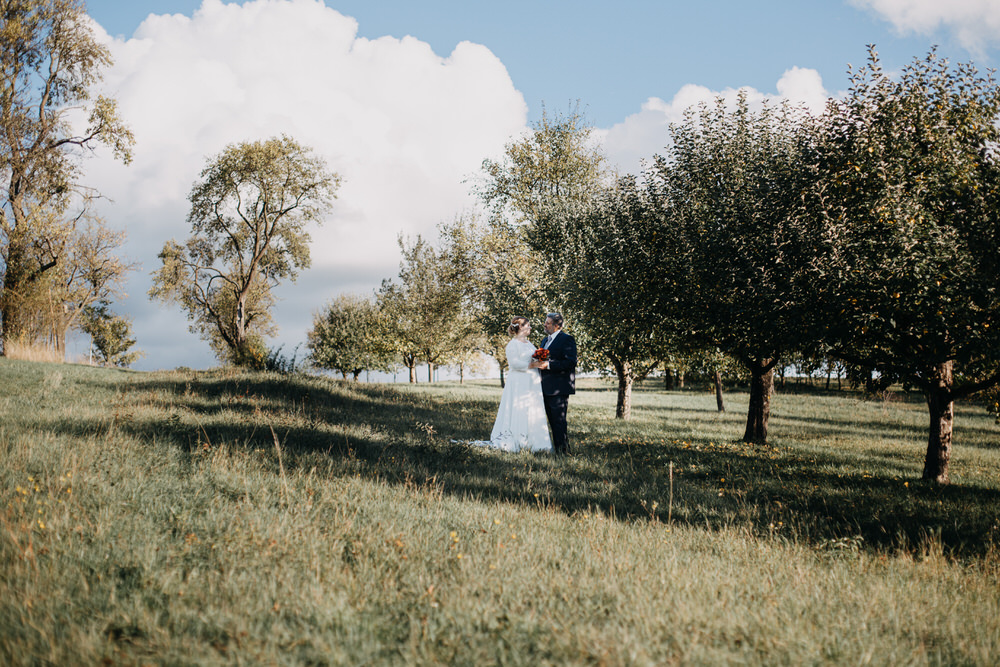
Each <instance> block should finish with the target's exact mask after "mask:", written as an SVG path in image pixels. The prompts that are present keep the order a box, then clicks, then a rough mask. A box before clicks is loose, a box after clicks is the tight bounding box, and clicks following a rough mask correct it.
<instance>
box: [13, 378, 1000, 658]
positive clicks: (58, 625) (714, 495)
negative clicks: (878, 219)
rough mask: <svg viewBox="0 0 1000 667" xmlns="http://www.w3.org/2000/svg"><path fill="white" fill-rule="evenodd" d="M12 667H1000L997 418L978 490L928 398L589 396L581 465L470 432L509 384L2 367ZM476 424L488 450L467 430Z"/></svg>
mask: <svg viewBox="0 0 1000 667" xmlns="http://www.w3.org/2000/svg"><path fill="white" fill-rule="evenodd" d="M0 381H2V382H3V383H4V385H5V386H6V387H7V391H6V392H5V394H4V397H3V398H0V411H2V413H3V414H4V416H5V417H4V421H3V425H2V426H0V457H2V465H0V478H2V482H0V489H2V494H3V495H2V497H0V521H2V530H0V564H2V565H0V567H2V572H3V576H2V578H0V663H3V664H12V665H20V664H74V663H83V664H95V663H100V662H102V661H105V662H108V661H110V663H111V664H178V663H181V664H191V663H194V664H290V665H291V664H358V663H375V664H400V665H403V664H440V663H450V664H477V665H479V664H525V665H529V664H530V665H538V664H552V665H557V664H558V665H566V664H630V665H631V664H650V665H652V664H675V663H676V664H681V663H683V664H688V663H712V664H715V663H740V664H747V663H749V664H773V663H795V664H799V663H812V664H815V663H841V662H845V663H860V662H874V663H881V664H897V663H907V664H952V663H961V664H990V663H991V661H992V659H993V656H995V655H997V654H998V652H1000V592H998V591H1000V585H998V584H1000V581H998V579H1000V576H998V575H1000V567H998V565H1000V558H998V556H997V549H996V544H997V535H998V531H1000V522H998V520H997V513H996V507H997V500H998V497H997V494H998V489H1000V472H998V470H1000V468H998V466H997V462H998V461H997V458H998V456H1000V453H998V451H997V439H998V438H997V435H998V433H1000V431H998V430H997V429H996V427H995V426H994V425H993V424H992V419H991V418H989V416H988V415H986V414H984V413H983V414H979V413H977V412H976V411H974V410H973V411H970V412H968V413H966V412H963V411H961V410H960V416H959V421H958V430H957V431H956V440H957V448H956V452H957V453H956V457H955V460H954V462H953V471H952V478H953V480H954V483H953V484H952V485H951V486H949V487H933V486H928V485H925V484H923V483H921V482H919V481H918V477H919V473H920V466H921V463H922V461H921V455H922V444H921V443H922V428H921V425H922V422H923V421H924V415H923V413H922V412H921V410H920V407H921V406H920V405H919V404H918V403H916V402H910V401H908V400H905V398H900V399H899V400H895V401H893V402H890V403H884V402H877V403H873V402H865V401H861V400H859V399H858V398H857V397H856V396H853V395H847V394H837V393H834V394H822V393H814V394H809V395H803V396H796V395H791V394H789V395H785V394H779V395H778V396H776V397H775V400H774V410H775V413H774V418H773V420H772V433H773V435H774V439H773V441H772V443H771V444H770V445H768V446H766V447H760V446H751V445H745V444H743V443H740V442H736V441H734V440H733V438H734V437H735V436H736V435H738V434H739V433H741V428H740V426H741V424H740V422H741V416H740V410H741V407H740V405H739V403H740V402H741V401H743V402H744V403H745V401H746V397H745V395H740V394H733V395H731V396H729V403H730V412H728V413H721V414H720V413H717V412H716V411H715V410H714V399H713V398H712V396H711V395H709V394H707V393H706V394H700V393H697V392H662V391H656V390H652V389H647V388H640V389H639V390H638V391H637V392H636V396H635V401H634V404H633V414H634V419H633V420H631V421H629V422H621V421H617V420H614V419H613V414H614V399H615V393H614V389H613V388H611V387H610V386H608V385H605V384H604V383H602V382H599V381H589V382H587V383H585V385H584V387H583V391H581V392H580V393H579V394H578V395H577V396H576V397H575V398H574V400H573V402H572V404H571V408H570V410H571V415H570V420H571V435H572V436H573V438H574V444H575V446H576V450H577V451H576V454H575V456H573V457H571V458H569V459H566V460H562V459H552V458H549V457H547V456H542V455H531V454H505V453H501V452H494V451H486V450H480V449H475V448H470V447H468V446H467V445H464V444H461V442H460V441H463V440H472V439H478V438H482V437H483V436H484V433H485V432H487V431H488V430H489V427H490V425H491V424H492V420H493V416H494V412H495V410H496V403H497V401H498V399H499V390H498V388H497V387H496V386H494V385H493V384H491V383H476V384H472V385H466V386H459V385H454V384H438V385H417V386H408V385H404V386H398V385H363V384H356V383H342V382H333V381H329V380H326V379H321V378H311V377H302V376H295V375H291V376H287V375H276V374H264V373H256V374H255V373H242V372H236V371H225V370H219V371H210V372H190V371H188V372H162V373H136V372H131V371H123V370H114V369H95V368H87V367H80V366H71V365H51V364H44V363H27V362H18V361H9V360H0ZM455 441H459V442H455Z"/></svg>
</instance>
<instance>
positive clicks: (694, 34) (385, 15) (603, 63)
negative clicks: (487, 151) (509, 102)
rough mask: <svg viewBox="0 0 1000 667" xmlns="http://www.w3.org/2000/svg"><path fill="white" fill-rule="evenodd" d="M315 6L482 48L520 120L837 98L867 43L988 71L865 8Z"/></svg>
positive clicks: (938, 37)
mask: <svg viewBox="0 0 1000 667" xmlns="http://www.w3.org/2000/svg"><path fill="white" fill-rule="evenodd" d="M859 4H860V3H859ZM912 4H919V2H917V3H912ZM939 4H948V3H939ZM997 4H1000V3H997ZM326 5H327V6H329V7H331V8H333V9H335V10H337V11H339V12H341V13H343V14H346V15H348V16H352V17H354V18H355V19H357V20H358V28H359V29H358V34H359V35H360V36H363V37H368V38H372V39H374V38H377V37H381V36H383V35H391V36H394V37H403V36H405V35H412V36H414V37H416V38H418V39H420V40H422V41H424V42H427V43H428V44H430V46H431V47H432V48H433V49H434V51H435V52H436V53H438V54H441V55H446V54H448V53H450V52H451V50H452V49H453V48H454V47H455V45H456V44H458V43H459V42H461V41H472V42H476V43H478V44H483V45H484V46H486V47H487V48H489V49H490V50H491V51H492V52H493V53H494V54H496V55H497V56H498V57H499V58H500V60H501V61H502V62H503V63H504V65H505V66H506V67H507V70H508V71H509V72H510V75H511V78H512V79H513V81H514V85H515V86H516V87H517V88H518V90H520V91H521V92H522V93H523V94H524V96H525V99H526V101H527V103H528V106H529V118H530V119H532V120H534V119H536V118H537V117H538V116H539V115H540V109H541V106H542V104H543V103H544V104H546V105H547V106H549V107H550V108H553V109H563V108H565V107H566V106H567V105H568V104H569V103H570V102H571V101H575V100H580V101H581V102H582V103H583V105H584V106H585V107H586V108H587V110H588V115H589V117H590V118H591V120H592V121H593V122H594V123H595V124H597V125H599V126H610V125H612V124H614V123H616V122H619V121H621V120H622V119H623V118H625V116H627V115H628V114H630V113H634V112H635V111H636V110H637V109H638V107H639V106H640V105H641V104H642V102H644V101H645V100H646V99H647V98H648V97H650V96H659V97H666V96H671V95H672V94H673V93H674V92H676V91H677V90H678V89H680V88H681V86H683V85H684V84H688V83H695V84H699V85H703V86H706V87H708V88H710V89H712V90H722V89H725V88H739V87H742V86H750V87H753V88H756V89H758V90H762V91H770V90H771V89H772V88H773V86H774V83H775V81H777V79H778V77H780V76H781V73H782V72H784V71H785V70H786V69H788V68H790V67H793V66H798V67H805V68H811V69H815V70H817V71H818V72H819V73H820V74H821V76H822V78H823V80H824V81H825V82H827V83H828V84H829V87H830V89H831V90H839V89H842V88H843V87H844V86H845V83H846V74H845V72H846V69H847V64H848V63H859V62H861V61H863V60H864V58H865V47H866V45H867V44H870V43H874V44H876V45H877V46H878V50H879V53H880V55H881V56H882V58H883V60H884V62H885V64H886V65H887V66H888V67H890V68H898V67H900V66H902V65H903V64H905V63H906V62H907V61H909V60H910V59H911V58H913V57H914V56H918V55H922V54H924V53H926V52H927V49H928V48H929V47H930V46H931V45H939V47H940V48H941V49H942V51H943V52H944V53H945V54H947V55H949V56H951V57H952V58H954V59H956V60H969V59H975V61H976V62H977V64H980V65H982V66H983V67H995V66H996V65H997V62H996V55H997V54H996V51H995V50H990V51H986V52H985V53H977V54H975V56H973V55H972V54H971V53H970V51H969V49H967V48H966V47H965V46H963V45H962V43H961V41H960V40H959V39H957V38H956V36H955V35H954V33H953V31H951V30H948V29H947V28H945V27H943V26H942V27H939V28H938V29H936V30H932V31H930V32H928V33H927V34H921V33H916V32H914V31H912V30H901V29H899V28H897V27H896V26H894V25H893V24H892V23H891V22H890V21H889V20H887V18H886V17H885V16H883V15H880V14H878V13H876V12H875V11H872V10H871V9H866V8H863V7H861V6H856V5H853V4H851V3H848V2H838V1H836V0H766V1H758V2H754V1H752V0H707V1H706V0H703V1H700V2H692V1H689V2H676V1H672V0H622V1H619V2H608V1H595V0H531V1H524V0H506V1H505V2H500V3H495V2H471V1H469V0H452V1H444V0H430V1H427V0H424V1H413V0H343V1H337V0H326ZM200 6H201V0H89V2H87V7H88V10H89V12H90V14H91V16H92V17H93V18H95V19H96V20H97V21H98V23H100V24H101V25H102V26H103V27H104V28H105V29H106V30H108V32H109V33H111V34H112V35H124V36H126V37H128V36H130V35H131V34H132V32H133V31H134V30H135V29H136V28H137V27H138V25H139V24H140V23H141V22H142V21H143V20H144V19H145V18H146V17H147V16H148V15H149V14H151V13H152V14H184V15H187V16H191V15H192V14H193V12H194V11H195V10H196V9H198V7H200Z"/></svg>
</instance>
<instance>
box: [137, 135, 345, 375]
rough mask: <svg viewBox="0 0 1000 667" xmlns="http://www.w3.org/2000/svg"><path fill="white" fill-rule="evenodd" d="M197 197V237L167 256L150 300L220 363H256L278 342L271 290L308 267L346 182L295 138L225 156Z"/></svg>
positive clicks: (215, 162)
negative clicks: (169, 306) (176, 308)
mask: <svg viewBox="0 0 1000 667" xmlns="http://www.w3.org/2000/svg"><path fill="white" fill-rule="evenodd" d="M201 178H202V180H201V181H200V182H198V183H196V184H195V186H194V188H193V189H192V190H191V194H190V197H189V199H190V200H191V212H190V214H189V215H188V222H190V223H191V230H192V232H193V234H192V236H191V237H190V238H189V239H188V241H187V242H186V243H185V244H184V245H183V246H181V245H180V244H178V243H176V242H175V241H170V242H169V243H167V244H166V245H165V246H164V250H163V252H162V253H161V254H160V259H161V261H162V266H161V268H160V269H159V270H158V271H157V272H156V273H155V274H154V276H153V287H152V289H150V292H149V295H150V297H152V298H159V299H163V300H166V301H176V302H178V303H179V304H180V305H181V307H182V308H184V309H185V310H186V311H187V313H188V318H189V319H190V320H192V321H193V322H194V324H193V325H192V329H193V330H195V331H198V332H199V333H200V334H201V335H202V336H203V337H204V338H206V339H207V340H209V341H210V342H211V343H212V345H213V347H214V348H215V350H216V353H217V354H218V355H219V356H220V358H223V359H226V358H229V359H251V358H254V359H255V358H256V357H258V356H260V355H255V354H251V352H252V350H251V349H250V348H251V347H254V349H255V350H256V349H257V348H260V347H261V345H262V344H261V343H260V342H259V340H258V342H257V343H255V344H254V346H252V345H251V342H252V337H253V336H256V337H257V338H258V339H259V337H260V336H261V335H264V334H268V333H270V332H271V316H270V309H271V306H272V305H273V302H274V298H273V297H272V295H271V289H272V288H273V287H274V286H275V285H277V283H278V282H279V281H280V280H282V279H284V278H290V279H292V280H294V279H295V277H296V275H297V273H298V270H300V269H302V268H305V267H308V266H309V263H310V255H309V234H308V232H307V231H306V227H307V225H309V224H310V223H315V224H319V223H321V222H322V219H323V216H324V215H325V214H326V213H327V212H328V211H329V208H330V205H331V203H332V200H333V198H334V197H335V195H336V191H337V188H338V186H339V185H340V177H339V176H338V175H337V174H335V173H333V172H330V171H329V170H328V169H327V166H326V163H325V162H324V161H323V160H322V158H319V157H317V156H315V155H313V153H312V150H311V149H309V148H307V147H305V146H302V145H300V144H299V143H297V142H296V141H295V140H293V139H292V138H290V137H288V136H282V137H276V138H272V139H268V140H266V141H253V142H243V143H239V144H231V145H229V146H227V147H226V148H225V149H224V150H223V151H222V152H221V153H220V154H219V155H217V156H215V157H214V158H212V159H211V160H209V162H208V165H207V166H206V167H205V169H204V170H202V172H201Z"/></svg>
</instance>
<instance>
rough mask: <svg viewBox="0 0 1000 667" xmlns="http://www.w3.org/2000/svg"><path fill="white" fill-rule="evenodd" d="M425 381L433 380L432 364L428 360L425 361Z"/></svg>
mask: <svg viewBox="0 0 1000 667" xmlns="http://www.w3.org/2000/svg"><path fill="white" fill-rule="evenodd" d="M427 381H428V382H434V364H433V363H432V362H430V361H428V362H427Z"/></svg>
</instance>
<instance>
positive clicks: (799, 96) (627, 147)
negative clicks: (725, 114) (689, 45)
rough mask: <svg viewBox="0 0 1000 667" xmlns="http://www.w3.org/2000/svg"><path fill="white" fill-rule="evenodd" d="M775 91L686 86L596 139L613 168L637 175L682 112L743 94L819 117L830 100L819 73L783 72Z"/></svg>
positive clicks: (758, 101) (756, 103)
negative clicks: (795, 106) (784, 102)
mask: <svg viewBox="0 0 1000 667" xmlns="http://www.w3.org/2000/svg"><path fill="white" fill-rule="evenodd" d="M776 90H777V91H778V92H777V94H776V95H774V94H768V93H763V92H761V91H758V90H756V89H754V88H749V87H744V88H726V89H725V90H722V91H714V90H711V89H709V88H706V87H704V86H698V85H694V84H687V85H686V86H684V87H682V88H681V89H680V90H679V91H677V93H676V94H675V95H674V97H673V98H672V99H671V100H670V101H669V102H667V101H664V100H663V99H661V98H659V97H650V98H649V99H648V100H646V102H645V103H643V105H642V108H641V110H640V111H639V112H638V113H635V114H632V115H631V116H629V117H627V118H626V119H625V120H624V121H622V122H621V123H618V124H616V125H614V126H612V127H611V128H609V129H606V130H601V131H599V132H598V135H599V137H600V138H601V139H602V140H603V141H604V149H605V152H606V153H607V155H608V159H609V160H610V161H611V163H612V164H614V165H616V166H617V167H618V169H619V170H620V171H621V172H623V173H637V172H638V171H640V169H641V166H642V163H643V161H644V160H645V161H649V160H650V159H651V158H652V157H653V155H655V154H658V153H662V152H663V149H664V147H665V146H666V144H667V141H668V130H669V126H670V124H671V123H677V122H680V121H681V120H682V119H683V118H684V112H685V111H686V110H687V109H688V108H690V107H692V106H694V105H696V104H700V103H702V102H714V101H715V100H716V99H717V98H718V97H720V96H721V97H722V98H723V99H725V100H726V101H727V102H728V103H735V101H736V99H737V96H738V95H739V94H740V92H741V91H742V92H744V93H745V94H746V96H747V100H748V102H749V103H750V105H751V106H752V107H753V106H759V105H761V104H763V103H764V102H765V101H766V102H772V103H773V102H778V101H781V100H788V101H789V102H791V103H793V104H799V105H802V106H804V107H806V108H807V109H809V111H810V112H812V113H820V112H822V110H823V108H824V106H825V104H826V100H827V98H828V97H829V96H828V94H827V92H826V90H825V89H824V87H823V79H822V77H821V76H820V75H819V72H817V71H816V70H813V69H805V68H801V67H793V68H791V69H789V70H788V71H786V72H785V73H784V74H783V75H782V77H781V78H780V79H779V80H778V82H777V85H776Z"/></svg>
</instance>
